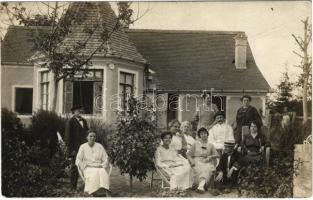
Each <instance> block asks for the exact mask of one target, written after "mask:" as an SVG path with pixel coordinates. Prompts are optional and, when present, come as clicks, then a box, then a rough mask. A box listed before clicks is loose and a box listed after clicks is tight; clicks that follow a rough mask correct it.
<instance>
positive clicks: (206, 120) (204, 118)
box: [194, 92, 218, 129]
mask: <svg viewBox="0 0 313 200" xmlns="http://www.w3.org/2000/svg"><path fill="white" fill-rule="evenodd" d="M201 97H202V98H203V102H202V104H201V105H200V106H199V107H197V111H196V113H195V115H194V119H195V120H196V121H197V122H198V125H197V129H200V128H201V127H205V128H206V129H210V128H211V127H212V123H213V122H214V115H215V113H216V112H217V111H218V107H217V105H216V104H214V103H212V97H211V93H207V92H204V93H203V94H202V95H201Z"/></svg>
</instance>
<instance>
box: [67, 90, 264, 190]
mask: <svg viewBox="0 0 313 200" xmlns="http://www.w3.org/2000/svg"><path fill="white" fill-rule="evenodd" d="M204 99H205V102H207V103H206V104H205V105H203V106H202V107H200V109H199V111H197V113H196V115H195V117H196V120H197V122H198V124H197V132H196V133H197V134H196V135H193V131H192V124H191V122H190V121H184V122H182V123H181V122H179V121H178V120H177V119H174V120H172V121H171V122H170V123H169V125H168V130H167V131H164V132H162V134H161V140H160V145H159V147H158V148H157V150H156V152H155V157H154V162H155V167H156V169H157V172H158V173H159V174H160V176H161V177H162V179H166V180H164V181H166V182H167V183H168V184H169V188H170V190H174V189H179V190H187V189H195V190H196V191H197V192H199V193H204V192H205V191H206V190H209V191H210V193H212V194H213V195H218V194H219V193H220V192H227V191H230V189H232V188H234V187H236V186H237V184H238V181H239V177H240V174H241V173H242V171H244V169H245V167H246V166H247V165H255V164H256V165H259V166H261V163H263V162H264V151H265V148H266V147H267V146H269V145H270V144H269V142H268V141H267V139H266V137H265V135H263V134H262V133H261V132H260V127H261V126H262V118H261V116H260V115H259V113H258V112H257V110H256V108H255V107H253V106H251V105H250V102H251V100H252V99H251V97H250V96H248V95H244V96H243V97H242V98H241V101H242V107H241V108H239V109H238V111H237V115H236V126H235V128H233V127H232V126H230V125H228V124H227V123H226V122H225V116H224V113H223V112H221V111H219V110H218V108H217V106H216V105H215V104H212V103H211V99H210V96H204ZM72 112H73V117H72V118H71V119H69V121H68V122H67V125H66V132H65V133H66V137H65V141H66V143H67V149H68V153H69V156H70V157H71V162H72V165H71V175H70V176H71V187H72V189H76V186H77V180H78V177H79V175H80V176H81V177H82V179H83V180H84V182H85V189H84V191H85V192H87V193H89V194H91V195H93V196H102V195H104V196H109V195H110V194H109V193H110V192H109V191H110V188H109V185H110V179H109V177H110V173H111V170H112V166H111V164H110V163H109V159H108V155H107V153H106V150H105V149H104V148H103V146H102V145H101V144H99V143H97V142H95V141H96V133H95V131H93V130H89V129H88V125H87V122H86V120H85V119H84V118H82V117H81V113H82V112H83V107H81V106H76V107H73V108H72ZM244 129H248V130H249V131H248V132H249V133H248V134H245V135H243V132H242V130H244ZM86 133H87V134H86ZM86 135H87V141H88V142H86V143H85V141H86Z"/></svg>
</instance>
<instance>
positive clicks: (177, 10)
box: [26, 1, 312, 88]
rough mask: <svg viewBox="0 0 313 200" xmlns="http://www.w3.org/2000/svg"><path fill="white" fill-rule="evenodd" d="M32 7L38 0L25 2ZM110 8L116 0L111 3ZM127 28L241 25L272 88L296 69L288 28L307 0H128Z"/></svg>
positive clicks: (303, 13)
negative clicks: (129, 19)
mask: <svg viewBox="0 0 313 200" xmlns="http://www.w3.org/2000/svg"><path fill="white" fill-rule="evenodd" d="M26 4H27V7H29V8H32V9H35V10H38V7H40V6H41V5H40V4H39V3H32V2H27V3H26ZM111 6H112V8H113V9H114V10H115V11H116V10H117V9H116V8H117V7H116V2H113V3H111ZM132 8H133V10H134V15H133V16H135V17H136V16H137V15H138V16H139V17H140V18H139V19H138V20H137V21H136V22H135V24H134V25H132V26H131V28H139V29H170V30H208V31H210V30H212V31H244V32H245V33H246V35H247V36H248V42H249V44H250V47H251V49H252V53H253V55H254V58H255V61H256V64H257V66H258V67H259V69H260V71H261V72H262V74H263V75H264V77H265V79H266V80H267V82H268V83H269V84H270V86H271V87H272V88H275V87H276V86H277V84H279V81H280V78H281V73H282V72H284V71H285V68H286V66H287V68H288V72H289V73H290V77H291V80H296V78H297V75H299V74H300V69H299V68H296V67H294V65H296V64H299V63H300V59H299V57H298V56H297V55H295V54H294V53H293V52H292V51H293V50H298V47H297V45H296V42H295V40H294V39H293V37H292V34H295V35H299V36H302V35H303V24H302V22H301V20H304V19H305V18H306V17H309V19H310V20H311V14H312V11H311V9H312V5H311V2H310V1H248V2H240V1H230V2H225V1H224V2H133V3H132Z"/></svg>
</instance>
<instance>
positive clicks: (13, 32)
mask: <svg viewBox="0 0 313 200" xmlns="http://www.w3.org/2000/svg"><path fill="white" fill-rule="evenodd" d="M32 29H33V27H24V26H10V27H9V28H8V31H7V33H6V35H5V36H4V38H3V41H1V62H2V63H20V64H30V63H29V62H28V59H30V58H31V56H32V55H33V54H34V51H33V50H32V48H33V43H32V42H31V41H30V38H31V30H32Z"/></svg>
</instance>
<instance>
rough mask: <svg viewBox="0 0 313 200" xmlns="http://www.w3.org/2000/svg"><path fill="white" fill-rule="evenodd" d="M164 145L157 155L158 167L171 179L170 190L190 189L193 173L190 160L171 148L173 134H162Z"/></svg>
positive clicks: (158, 149)
mask: <svg viewBox="0 0 313 200" xmlns="http://www.w3.org/2000/svg"><path fill="white" fill-rule="evenodd" d="M161 139H162V141H163V144H162V145H160V146H159V147H158V148H157V150H156V153H155V162H156V166H157V167H158V168H159V169H160V170H161V171H162V173H164V174H165V175H166V176H167V177H169V178H170V189H171V190H173V189H182V190H185V189H188V188H190V187H191V186H192V173H191V167H190V165H189V163H188V160H187V159H185V158H183V157H182V156H181V155H179V154H177V152H176V151H174V150H173V149H171V148H170V143H171V141H172V133H171V132H164V133H162V134H161Z"/></svg>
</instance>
